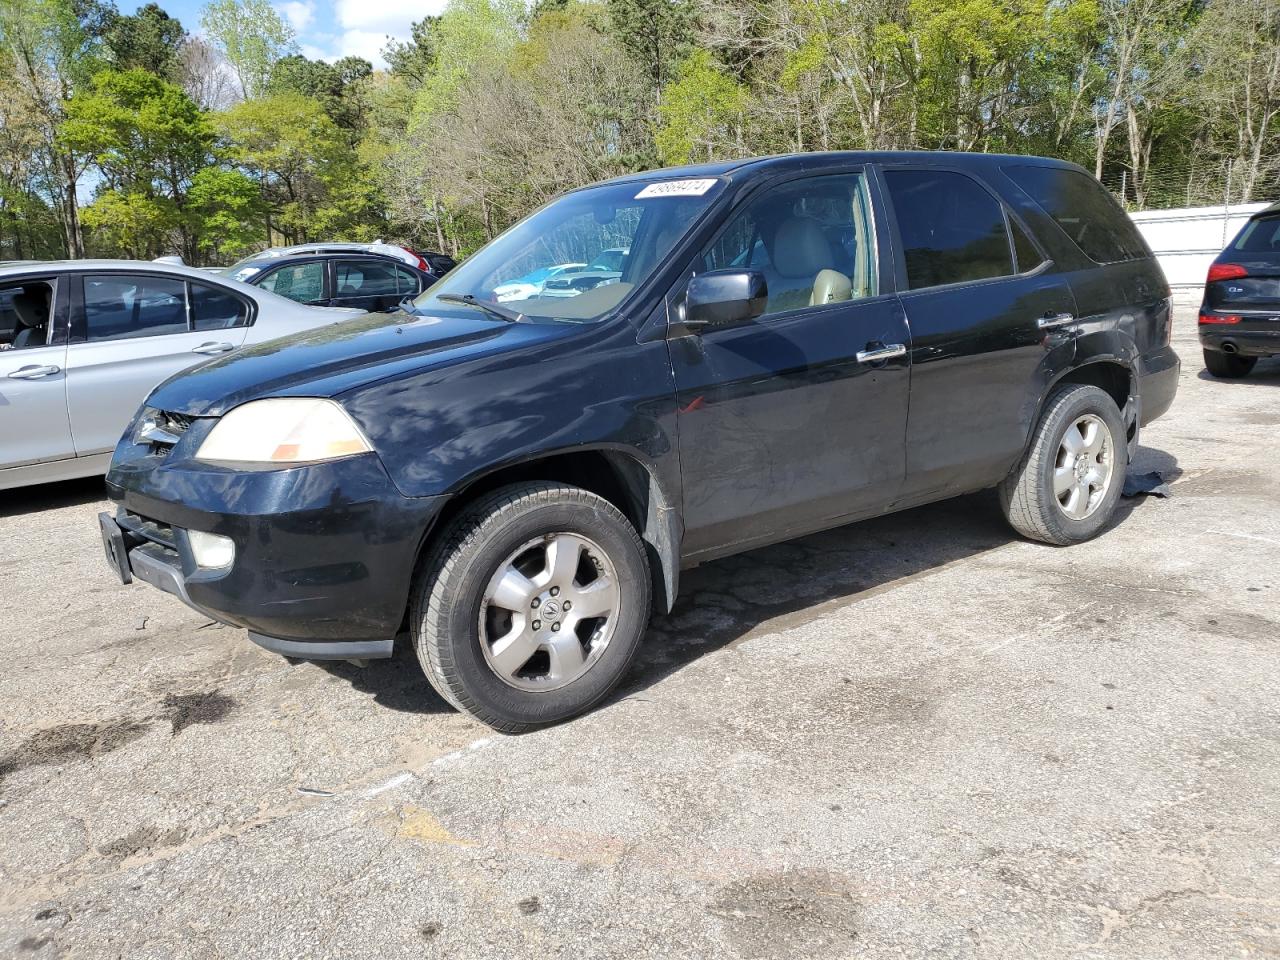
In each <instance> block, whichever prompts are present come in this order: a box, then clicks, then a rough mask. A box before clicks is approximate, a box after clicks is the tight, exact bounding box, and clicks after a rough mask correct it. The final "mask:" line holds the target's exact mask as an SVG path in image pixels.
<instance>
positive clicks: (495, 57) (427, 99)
mask: <svg viewBox="0 0 1280 960" xmlns="http://www.w3.org/2000/svg"><path fill="white" fill-rule="evenodd" d="M523 13H524V4H523V2H521V0H449V4H448V6H446V7H445V11H444V13H443V14H442V15H441V17H440V19H439V20H438V21H437V22H436V24H435V26H434V29H433V30H432V53H433V54H434V56H433V59H432V61H431V66H430V68H429V69H428V70H427V71H426V73H425V75H424V76H423V79H422V84H421V89H420V90H419V93H418V97H417V102H416V104H415V107H414V122H416V123H425V122H428V121H429V120H430V118H431V117H432V116H433V115H434V114H436V113H439V112H443V111H445V110H448V109H449V108H450V107H452V106H453V105H454V104H455V103H456V102H457V94H458V89H459V88H460V87H461V86H462V85H463V83H465V82H466V81H467V79H468V78H470V77H473V76H475V75H477V74H478V73H481V72H483V71H484V70H485V69H486V68H489V67H492V66H493V65H494V64H498V63H501V61H502V60H503V59H504V58H505V57H506V56H507V55H508V54H509V53H510V52H511V50H512V49H513V48H514V47H515V45H516V43H517V41H518V40H519V39H520V20H521V16H522V15H523Z"/></svg>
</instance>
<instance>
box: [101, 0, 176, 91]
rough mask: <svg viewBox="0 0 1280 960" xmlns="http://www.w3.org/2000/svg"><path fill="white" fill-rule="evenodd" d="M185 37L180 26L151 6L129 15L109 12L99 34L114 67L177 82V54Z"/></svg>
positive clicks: (173, 19)
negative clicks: (146, 72)
mask: <svg viewBox="0 0 1280 960" xmlns="http://www.w3.org/2000/svg"><path fill="white" fill-rule="evenodd" d="M186 38H187V31H186V30H185V29H184V28H183V26H182V23H181V22H180V21H179V20H178V19H177V18H175V17H171V16H169V14H167V13H165V12H164V11H163V10H161V9H160V7H159V6H157V5H156V4H154V3H148V4H146V5H145V6H143V7H139V8H138V12H137V13H135V14H132V15H126V14H120V13H116V12H115V11H114V10H113V11H111V13H110V14H109V15H108V16H107V18H106V22H105V27H104V30H103V34H102V40H103V45H104V46H105V48H106V55H107V59H109V60H110V61H111V64H112V65H113V66H114V67H116V68H117V69H119V70H131V69H135V68H136V69H139V70H147V71H150V72H151V73H154V74H155V75H156V76H158V77H163V78H164V79H166V80H177V79H179V74H180V64H179V60H178V51H179V49H180V48H181V45H182V42H183V41H184V40H186Z"/></svg>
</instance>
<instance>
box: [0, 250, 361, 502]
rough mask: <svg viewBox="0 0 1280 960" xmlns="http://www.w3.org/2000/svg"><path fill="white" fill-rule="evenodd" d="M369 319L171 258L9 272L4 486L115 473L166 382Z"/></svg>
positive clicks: (0, 452)
mask: <svg viewBox="0 0 1280 960" xmlns="http://www.w3.org/2000/svg"><path fill="white" fill-rule="evenodd" d="M363 313H364V311H362V310H347V309H334V308H331V307H329V308H326V307H309V306H304V305H302V304H298V303H294V302H293V301H292V300H286V299H285V298H284V297H280V296H277V295H276V294H274V293H269V292H267V291H266V290H261V289H259V288H257V287H250V286H247V285H246V284H243V283H238V282H237V281H234V280H231V279H230V278H228V277H217V276H213V275H211V274H209V273H207V272H205V271H203V270H197V269H195V268H193V267H187V266H177V265H174V264H169V263H144V262H139V261H134V260H66V261H61V262H56V263H16V264H7V265H4V266H0V490H2V489H7V488H9V487H20V486H25V485H27V484H32V483H44V482H45V481H50V480H65V479H68V478H71V477H87V476H92V475H94V474H102V473H105V472H106V469H107V463H108V461H109V460H110V459H111V451H112V450H113V449H114V448H115V445H116V442H117V441H118V440H119V439H120V435H121V433H122V432H123V431H124V429H125V427H126V426H127V425H128V423H129V421H130V420H131V419H132V418H133V415H134V413H135V412H136V411H137V409H138V406H139V405H140V404H141V403H142V401H143V400H144V399H145V398H146V396H147V394H148V393H150V392H151V390H152V389H153V388H154V387H155V386H156V385H157V384H158V383H160V382H161V381H162V380H165V379H167V378H168V377H170V376H171V375H173V374H175V373H177V372H179V371H180V370H183V369H185V368H187V367H190V366H193V365H195V364H197V363H200V362H201V361H204V360H208V359H209V358H210V357H216V356H219V355H221V354H225V353H230V352H231V351H233V350H236V349H238V348H240V347H242V346H245V345H247V344H256V343H261V342H262V341H264V340H273V339H275V338H276V337H282V336H285V335H287V334H290V333H297V332H300V331H303V330H308V329H311V328H313V327H319V326H323V325H325V324H331V323H341V322H343V321H345V320H348V319H350V318H351V317H355V316H361V315H363Z"/></svg>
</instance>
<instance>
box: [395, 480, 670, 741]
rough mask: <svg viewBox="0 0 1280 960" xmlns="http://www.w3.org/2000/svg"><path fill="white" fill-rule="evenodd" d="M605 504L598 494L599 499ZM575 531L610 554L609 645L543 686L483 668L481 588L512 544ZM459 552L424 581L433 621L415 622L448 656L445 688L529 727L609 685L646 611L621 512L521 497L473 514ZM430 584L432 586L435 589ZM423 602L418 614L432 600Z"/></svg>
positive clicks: (640, 560) (631, 534) (638, 557)
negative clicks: (530, 687) (476, 519)
mask: <svg viewBox="0 0 1280 960" xmlns="http://www.w3.org/2000/svg"><path fill="white" fill-rule="evenodd" d="M599 503H600V505H601V506H605V507H607V506H608V504H607V503H606V502H605V501H599ZM560 532H564V533H576V534H579V535H581V536H584V537H587V538H589V539H591V540H593V541H594V542H595V543H596V544H598V545H599V546H600V548H601V549H602V550H603V551H604V552H605V554H606V555H607V556H608V558H609V560H610V561H612V563H613V567H614V571H615V572H616V574H617V578H618V587H619V593H620V600H619V611H618V620H617V623H616V624H615V626H614V632H613V636H612V637H611V638H610V640H609V645H608V646H607V647H606V648H605V650H604V652H603V653H602V654H601V656H600V659H599V660H598V661H597V662H596V663H595V664H594V665H593V666H592V668H591V669H590V670H589V671H588V672H587V673H586V674H584V675H583V676H581V677H579V678H578V679H577V680H574V681H573V682H571V683H569V684H567V685H565V686H563V687H560V688H559V689H556V690H549V691H546V692H530V691H524V690H519V689H516V688H515V687H512V686H510V685H509V684H507V683H505V682H503V681H502V680H501V679H500V678H499V677H498V676H497V674H495V673H494V672H493V670H492V668H490V666H489V664H488V663H487V661H486V660H485V657H484V653H483V651H482V650H481V648H480V637H479V613H480V606H481V603H482V600H483V596H484V590H485V587H486V585H487V584H488V582H489V579H490V578H491V577H492V576H493V574H494V572H495V571H496V570H497V568H498V565H499V564H501V563H502V562H504V561H505V560H506V559H507V557H508V556H510V554H511V552H512V551H514V550H515V549H516V548H517V547H519V546H521V545H522V544H524V543H527V542H528V541H530V540H533V539H536V538H537V537H540V536H543V535H546V534H549V533H560ZM460 549H461V550H462V551H463V555H461V556H459V557H458V558H457V561H458V562H457V563H456V564H454V565H452V568H451V569H450V568H449V567H446V568H444V569H443V570H442V572H441V576H439V577H438V578H437V579H436V580H435V582H434V583H433V584H431V585H430V589H431V590H432V592H433V598H432V599H433V600H435V601H436V602H435V604H434V610H435V614H436V619H435V622H433V623H431V624H426V623H424V624H423V625H422V626H421V629H420V634H421V635H422V636H421V637H420V641H419V642H422V639H426V638H431V642H435V643H438V644H441V645H442V646H444V647H445V648H447V649H445V650H443V651H442V656H441V660H442V661H445V660H447V661H448V662H450V663H451V669H450V670H448V671H446V676H445V677H444V679H445V681H446V682H447V683H448V684H449V686H450V692H451V693H452V694H453V695H454V696H455V697H456V698H457V699H458V700H459V701H460V702H461V703H462V704H463V705H473V706H474V708H478V709H472V712H473V713H476V715H477V716H479V717H480V718H481V719H482V720H484V721H485V722H487V723H490V724H491V725H495V723H494V722H495V721H497V724H496V725H500V726H514V727H520V728H525V727H536V726H542V725H546V724H550V723H555V722H557V721H560V720H564V719H567V718H568V717H571V716H574V715H575V714H578V713H581V712H583V711H585V710H588V709H590V708H591V707H592V706H593V705H595V704H596V703H598V702H599V701H600V700H601V699H603V698H604V697H605V696H607V695H608V693H609V692H610V691H611V690H612V689H613V688H614V687H615V686H616V685H617V683H618V682H619V680H621V679H622V677H623V675H624V674H625V673H626V671H627V669H628V668H629V667H630V665H631V662H632V660H633V659H634V657H635V653H636V650H637V649H638V647H639V644H640V641H641V639H642V637H643V635H644V631H645V627H646V625H647V623H648V616H649V593H650V589H649V571H648V562H647V560H646V558H645V555H644V550H643V548H642V546H641V544H640V541H639V538H638V537H637V536H636V534H635V531H634V530H633V529H632V528H631V526H630V525H629V524H628V523H627V521H626V519H625V518H623V517H622V516H621V514H617V513H616V512H614V511H612V510H609V509H600V508H598V507H595V508H593V505H588V504H585V503H581V502H576V501H574V500H572V499H569V498H565V499H564V500H561V501H557V502H546V501H542V502H532V501H531V502H529V503H528V504H527V505H524V506H522V507H521V508H520V509H518V512H517V513H516V515H515V516H512V515H511V514H510V513H506V514H503V515H501V516H500V517H497V516H493V517H490V518H489V519H487V520H485V521H483V522H481V524H480V525H479V527H478V528H477V531H476V536H475V537H473V538H469V539H468V541H466V542H464V544H462V545H461V546H460ZM437 591H438V593H437ZM424 606H425V610H426V612H425V614H424V620H425V619H426V618H430V617H431V616H432V608H433V605H431V604H427V605H424Z"/></svg>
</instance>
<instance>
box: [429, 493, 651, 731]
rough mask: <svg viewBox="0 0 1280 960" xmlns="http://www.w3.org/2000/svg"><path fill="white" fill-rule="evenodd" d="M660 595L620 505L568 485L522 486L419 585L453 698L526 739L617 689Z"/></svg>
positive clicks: (467, 528) (438, 553)
mask: <svg viewBox="0 0 1280 960" xmlns="http://www.w3.org/2000/svg"><path fill="white" fill-rule="evenodd" d="M650 594H651V587H650V580H649V568H648V561H647V560H646V557H645V551H644V545H643V544H642V543H641V541H640V537H639V536H638V535H637V533H636V531H635V528H634V527H632V525H631V524H630V523H629V522H628V520H627V518H626V517H625V516H623V514H622V513H621V512H620V511H619V510H618V509H617V508H616V507H615V506H614V505H613V504H611V503H609V501H607V500H605V499H604V498H603V497H599V496H597V495H596V494H594V493H590V492H588V491H586V490H583V489H581V488H579V487H572V486H568V485H566V484H560V483H543V482H538V483H521V484H514V485H512V486H509V487H503V488H502V489H500V490H496V491H494V492H493V493H492V494H489V495H488V496H486V497H484V498H482V499H481V500H479V501H477V502H476V503H475V504H473V505H472V506H470V507H468V508H467V509H466V510H465V511H464V512H463V513H462V514H461V515H460V516H459V517H458V518H457V519H456V520H454V521H453V522H452V523H451V524H450V525H449V528H448V529H447V530H446V531H445V532H444V533H443V535H442V536H441V538H440V542H439V545H438V546H437V547H436V549H435V550H434V551H433V552H432V554H431V556H430V557H429V558H428V559H427V562H426V563H425V564H424V566H423V570H422V573H421V574H420V576H419V579H418V582H417V583H416V584H415V588H414V603H413V610H412V614H411V628H412V631H413V638H414V647H415V649H416V650H417V653H418V660H419V662H420V663H421V664H422V669H423V671H424V672H425V673H426V675H427V679H428V680H429V681H430V682H431V685H432V686H433V687H435V688H436V690H437V691H438V692H439V693H440V695H441V696H442V697H444V698H445V699H446V700H447V701H449V702H450V703H451V704H453V705H454V706H455V707H457V708H458V709H460V710H463V711H465V712H467V713H470V714H471V715H472V716H474V717H475V718H476V719H478V720H480V721H481V722H482V723H485V724H488V725H489V726H491V727H493V728H494V729H495V730H500V731H502V732H505V733H518V732H522V731H525V730H531V729H534V728H536V727H541V726H546V725H548V724H552V723H556V722H558V721H561V720H565V719H568V718H569V717H572V716H575V715H576V714H579V713H582V712H584V711H586V710H588V709H590V708H591V707H593V706H595V705H596V704H597V703H599V702H600V701H601V700H602V699H603V698H604V697H605V696H607V695H608V694H609V692H610V691H611V690H612V689H613V688H614V687H615V686H617V684H618V682H619V681H620V680H621V679H622V677H623V676H624V675H625V674H626V672H627V670H628V668H629V667H630V666H631V662H632V660H633V659H634V658H635V654H636V651H637V650H638V649H639V646H640V640H641V638H642V637H643V635H644V630H645V626H646V624H647V623H648V619H649V604H650Z"/></svg>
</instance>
